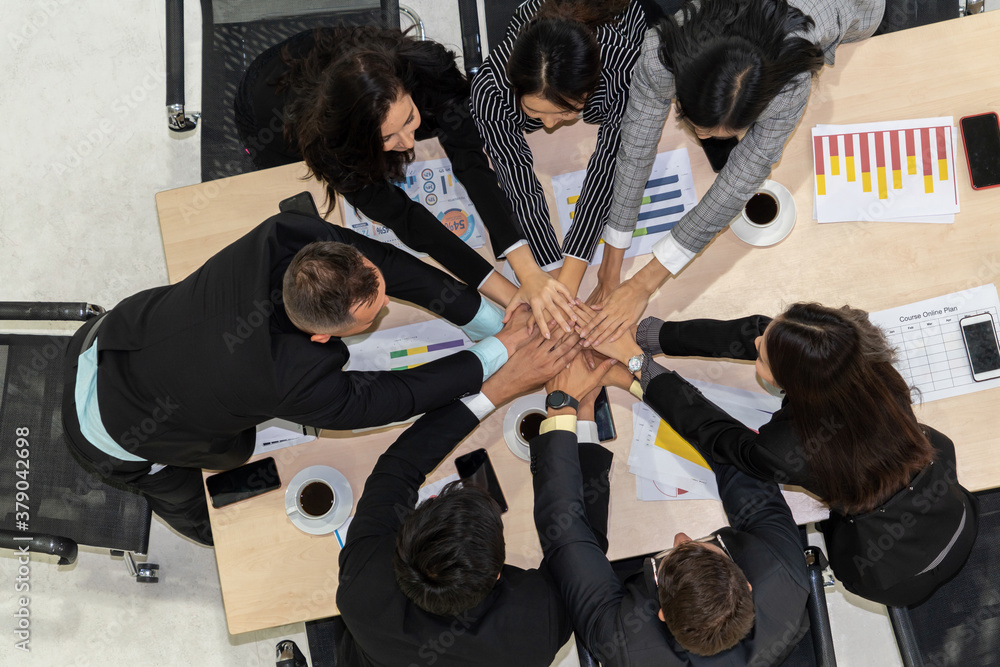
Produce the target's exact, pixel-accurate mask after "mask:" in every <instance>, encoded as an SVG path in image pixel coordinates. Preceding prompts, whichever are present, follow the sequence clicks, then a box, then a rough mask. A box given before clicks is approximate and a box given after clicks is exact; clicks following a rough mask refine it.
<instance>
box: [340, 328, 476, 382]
mask: <svg viewBox="0 0 1000 667" xmlns="http://www.w3.org/2000/svg"><path fill="white" fill-rule="evenodd" d="M344 343H346V344H347V347H348V349H349V350H350V352H351V358H350V360H349V361H348V362H347V365H346V366H344V370H347V371H400V370H406V369H409V368H416V367H417V366H421V365H423V364H426V363H429V362H431V361H434V360H436V359H441V358H442V357H446V356H448V355H449V354H455V353H456V352H460V351H461V350H464V349H466V348H468V347H471V346H472V341H471V340H469V337H468V336H466V335H465V333H464V332H463V331H462V330H461V329H459V328H458V327H456V326H454V325H452V324H450V323H449V322H446V321H444V320H430V321H428V322H419V323H417V324H407V325H405V326H401V327H396V328H394V329H385V330H382V331H374V332H372V333H370V334H361V335H358V336H350V337H348V338H345V339H344Z"/></svg>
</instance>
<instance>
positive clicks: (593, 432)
mask: <svg viewBox="0 0 1000 667" xmlns="http://www.w3.org/2000/svg"><path fill="white" fill-rule="evenodd" d="M576 441H577V442H592V443H594V444H597V443H598V442H600V441H601V438H600V436H598V435H597V422H588V421H581V420H579V419H577V420H576Z"/></svg>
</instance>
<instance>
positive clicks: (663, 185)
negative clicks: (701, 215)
mask: <svg viewBox="0 0 1000 667" xmlns="http://www.w3.org/2000/svg"><path fill="white" fill-rule="evenodd" d="M586 175H587V170H586V169H581V170H580V171H571V172H570V173H568V174H560V175H558V176H553V177H552V191H553V193H554V195H555V198H556V212H557V213H558V214H559V224H560V225H561V227H562V229H563V236H564V237H565V235H566V233H567V232H568V231H569V228H570V226H571V225H572V224H573V218H574V217H575V215H576V202H577V200H578V199H579V197H580V192H581V190H582V189H583V179H584V178H585V177H586ZM697 203H698V195H697V193H696V192H695V189H694V177H693V176H692V175H691V161H690V159H689V158H688V152H687V149H686V148H681V149H678V150H675V151H667V152H665V153H660V154H659V155H657V156H656V159H655V160H654V161H653V170H652V171H651V172H650V174H649V180H648V181H646V188H645V190H644V191H643V193H642V203H641V205H640V207H639V220H638V222H637V223H636V226H635V231H634V232H632V245H631V246H630V247H629V249H628V250H626V251H625V256H626V257H635V256H636V255H647V254H649V253H651V252H653V245H654V244H655V243H656V242H657V241H659V240H660V238H662V237H663V235H664V234H665V233H666V232H667V231H668V230H669V229H670V228H671V227H673V226H674V225H675V224H676V223H677V221H678V220H680V219H681V218H682V217H684V214H685V213H687V212H688V211H690V210H691V209H692V208H693V207H694V205H695V204H697ZM603 257H604V241H603V240H602V241H601V242H600V244H599V245H598V246H597V252H596V253H595V254H594V258H593V259H592V260H591V262H590V263H591V264H598V263H600V261H601V259H602V258H603Z"/></svg>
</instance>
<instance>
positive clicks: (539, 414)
mask: <svg viewBox="0 0 1000 667" xmlns="http://www.w3.org/2000/svg"><path fill="white" fill-rule="evenodd" d="M543 421H545V412H543V411H541V410H538V409H537V408H529V409H528V410H525V411H524V412H522V413H521V415H520V416H519V418H518V420H517V437H518V439H519V440H520V441H521V442H522V443H524V444H525V445H527V444H528V443H529V442H531V440H532V438H536V437H538V432H539V430H540V429H541V427H542V422H543Z"/></svg>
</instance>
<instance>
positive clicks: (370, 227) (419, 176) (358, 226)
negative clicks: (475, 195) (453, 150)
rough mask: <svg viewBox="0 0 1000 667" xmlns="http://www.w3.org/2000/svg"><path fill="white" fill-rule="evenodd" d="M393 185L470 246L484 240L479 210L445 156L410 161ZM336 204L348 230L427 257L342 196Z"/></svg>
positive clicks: (477, 246)
mask: <svg viewBox="0 0 1000 667" xmlns="http://www.w3.org/2000/svg"><path fill="white" fill-rule="evenodd" d="M396 185H398V186H399V187H400V188H402V190H403V191H404V192H405V193H406V194H407V196H408V197H409V198H410V199H412V200H413V201H415V202H418V203H420V204H422V205H423V206H424V207H425V208H427V210H429V211H430V212H431V213H433V214H434V216H435V217H437V219H438V220H439V221H440V222H441V224H442V225H444V226H445V227H447V228H448V229H449V230H451V232H452V233H454V234H455V235H456V236H458V237H459V238H461V239H462V240H463V241H465V242H466V243H468V244H469V245H470V246H472V247H473V248H480V247H482V246H483V244H484V243H486V235H485V234H484V232H483V223H482V222H480V218H479V213H478V212H477V211H476V207H475V206H474V205H473V203H472V200H471V199H469V195H468V193H467V192H466V191H465V188H464V187H463V186H462V184H461V183H460V182H459V181H458V179H456V178H455V176H454V174H453V173H452V166H451V161H450V160H448V159H447V158H441V159H439V160H424V161H419V162H413V163H411V164H410V166H409V167H408V168H407V170H406V178H404V179H403V182H402V183H397V184H396ZM339 205H340V206H342V207H343V209H342V210H343V211H344V222H345V224H346V226H347V228H348V229H353V230H354V231H356V232H357V233H359V234H364V235H365V236H367V237H369V238H373V239H376V240H378V241H381V242H382V243H391V244H392V245H394V246H396V247H397V248H400V249H402V250H405V251H407V252H409V253H410V254H411V255H416V256H417V257H426V256H427V255H426V254H425V253H419V252H416V251H415V250H413V249H411V248H409V247H407V246H406V245H404V244H403V242H402V241H400V240H399V237H398V236H396V234H395V233H394V232H393V231H392V230H391V229H389V228H388V227H386V226H384V225H382V224H379V222H380V221H373V220H370V219H369V218H368V217H367V216H365V214H363V213H362V212H361V211H356V210H355V209H354V207H353V206H351V205H350V204H347V202H346V201H344V199H343V198H341V199H340V202H339Z"/></svg>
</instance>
